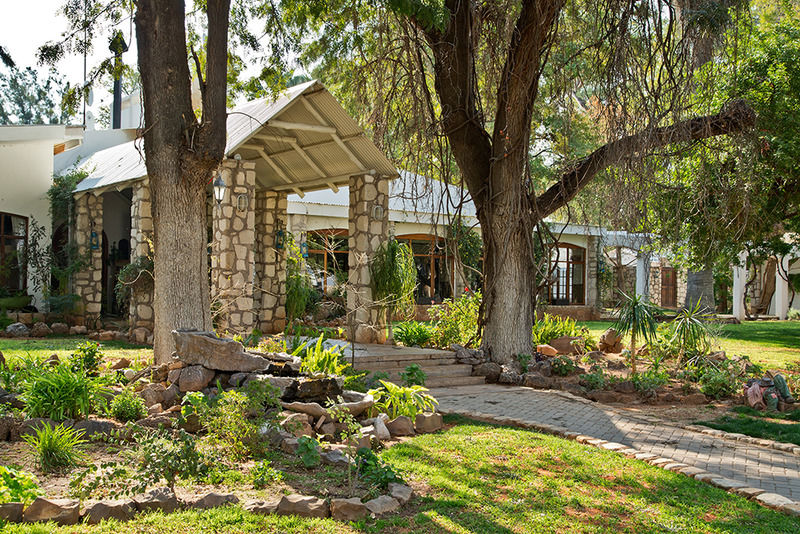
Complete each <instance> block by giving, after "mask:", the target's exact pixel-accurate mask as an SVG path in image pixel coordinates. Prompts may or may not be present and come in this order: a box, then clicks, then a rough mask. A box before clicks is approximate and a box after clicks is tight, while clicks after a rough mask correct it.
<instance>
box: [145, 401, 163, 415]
mask: <svg viewBox="0 0 800 534" xmlns="http://www.w3.org/2000/svg"><path fill="white" fill-rule="evenodd" d="M163 411H164V407H163V406H161V404H153V405H152V406H148V407H147V415H156V414H159V413H161V412H163Z"/></svg>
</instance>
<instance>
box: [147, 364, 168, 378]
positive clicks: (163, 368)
mask: <svg viewBox="0 0 800 534" xmlns="http://www.w3.org/2000/svg"><path fill="white" fill-rule="evenodd" d="M168 375H169V364H168V363H162V364H161V365H159V366H158V367H154V368H153V370H152V372H151V373H150V381H151V382H164V381H165V380H166V379H167V376H168Z"/></svg>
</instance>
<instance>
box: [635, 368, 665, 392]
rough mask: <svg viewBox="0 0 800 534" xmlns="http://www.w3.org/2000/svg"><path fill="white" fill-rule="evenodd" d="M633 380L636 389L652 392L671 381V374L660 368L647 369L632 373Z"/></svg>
mask: <svg viewBox="0 0 800 534" xmlns="http://www.w3.org/2000/svg"><path fill="white" fill-rule="evenodd" d="M631 381H632V382H633V386H634V387H635V388H636V391H639V392H642V393H650V392H653V391H655V390H656V389H658V388H660V387H661V386H663V385H666V383H667V382H669V375H668V374H667V373H666V372H665V371H662V370H660V369H653V368H652V367H651V368H650V369H647V370H646V371H642V372H641V373H637V374H635V375H631Z"/></svg>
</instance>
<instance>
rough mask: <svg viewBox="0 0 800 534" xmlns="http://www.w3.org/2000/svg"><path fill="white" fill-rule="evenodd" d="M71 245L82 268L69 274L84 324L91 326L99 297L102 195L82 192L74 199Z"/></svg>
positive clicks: (101, 290) (101, 255) (100, 282)
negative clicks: (75, 248) (83, 267)
mask: <svg viewBox="0 0 800 534" xmlns="http://www.w3.org/2000/svg"><path fill="white" fill-rule="evenodd" d="M75 244H76V245H77V247H78V253H79V254H80V255H81V257H82V258H84V259H85V260H86V268H85V269H84V270H82V271H80V272H78V273H75V275H74V277H73V287H74V291H75V294H76V295H78V296H79V297H80V302H81V304H82V312H83V321H84V324H85V325H87V326H88V327H90V328H92V327H94V326H95V323H96V322H97V320H98V319H99V318H100V312H101V310H102V300H103V197H102V196H95V195H94V194H93V193H85V194H83V195H82V196H80V197H78V198H76V199H75Z"/></svg>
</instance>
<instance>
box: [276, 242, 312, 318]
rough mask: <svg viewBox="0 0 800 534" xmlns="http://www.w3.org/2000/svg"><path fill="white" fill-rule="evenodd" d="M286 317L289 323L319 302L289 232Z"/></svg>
mask: <svg viewBox="0 0 800 534" xmlns="http://www.w3.org/2000/svg"><path fill="white" fill-rule="evenodd" d="M284 246H285V248H286V318H287V319H288V322H289V324H291V323H292V322H293V321H294V320H295V319H297V318H298V317H301V316H303V314H305V313H307V312H312V311H313V310H314V308H315V307H316V304H317V302H319V299H320V296H319V293H318V292H317V291H316V290H315V289H314V287H313V286H312V284H311V277H310V276H309V274H308V270H307V269H306V263H305V260H304V258H303V256H302V254H301V253H300V247H299V246H298V245H297V243H296V242H295V240H294V237H293V236H292V235H291V234H286V236H285V243H284Z"/></svg>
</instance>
